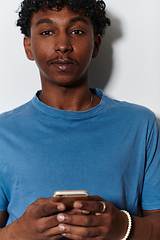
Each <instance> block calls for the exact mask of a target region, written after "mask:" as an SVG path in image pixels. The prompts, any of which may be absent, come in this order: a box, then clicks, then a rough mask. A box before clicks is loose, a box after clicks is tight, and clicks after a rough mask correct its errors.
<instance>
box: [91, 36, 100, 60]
mask: <svg viewBox="0 0 160 240" xmlns="http://www.w3.org/2000/svg"><path fill="white" fill-rule="evenodd" d="M101 41H102V37H101V35H100V34H98V35H96V36H95V37H94V50H93V55H92V58H95V57H97V55H98V53H99V48H100V45H101Z"/></svg>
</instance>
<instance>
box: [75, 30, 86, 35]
mask: <svg viewBox="0 0 160 240" xmlns="http://www.w3.org/2000/svg"><path fill="white" fill-rule="evenodd" d="M83 33H84V32H83V31H81V30H74V31H72V34H74V35H82V34H83Z"/></svg>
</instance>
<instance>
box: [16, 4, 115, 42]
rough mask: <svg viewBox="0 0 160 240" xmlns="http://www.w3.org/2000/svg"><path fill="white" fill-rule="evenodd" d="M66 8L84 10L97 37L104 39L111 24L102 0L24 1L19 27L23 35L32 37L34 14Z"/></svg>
mask: <svg viewBox="0 0 160 240" xmlns="http://www.w3.org/2000/svg"><path fill="white" fill-rule="evenodd" d="M64 7H67V8H68V9H69V10H72V11H74V12H75V13H78V12H79V11H80V10H83V13H84V15H85V16H87V17H89V18H90V19H91V22H92V24H93V29H94V34H95V35H97V34H100V35H101V36H102V37H103V35H104V33H105V28H106V27H107V26H110V23H111V22H110V19H109V18H108V17H107V16H106V11H105V8H106V5H105V3H104V1H102V0H24V1H23V2H22V3H21V8H20V10H19V11H18V15H19V19H18V20H17V26H19V27H20V29H21V33H23V34H24V35H25V36H28V37H30V34H31V33H30V27H31V19H32V17H33V14H34V13H37V12H38V11H39V10H43V11H46V10H48V9H49V10H52V9H53V8H55V9H57V10H58V11H60V10H62V9H63V8H64Z"/></svg>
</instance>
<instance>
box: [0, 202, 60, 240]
mask: <svg viewBox="0 0 160 240" xmlns="http://www.w3.org/2000/svg"><path fill="white" fill-rule="evenodd" d="M64 210H65V206H64V205H63V204H62V203H55V202H53V201H52V198H47V199H43V198H42V199H38V200H37V201H35V202H34V203H32V204H31V205H30V206H29V207H28V208H27V209H26V211H25V213H24V214H23V215H22V216H21V217H20V218H19V219H17V220H16V221H14V222H13V223H11V224H10V225H8V226H6V227H5V224H6V220H7V212H6V211H3V212H0V227H1V229H0V239H3V240H28V239H30V240H44V239H45V240H47V239H48V240H51V239H52V240H57V239H60V238H61V237H62V236H61V232H60V231H59V229H58V221H57V213H59V212H61V211H64Z"/></svg>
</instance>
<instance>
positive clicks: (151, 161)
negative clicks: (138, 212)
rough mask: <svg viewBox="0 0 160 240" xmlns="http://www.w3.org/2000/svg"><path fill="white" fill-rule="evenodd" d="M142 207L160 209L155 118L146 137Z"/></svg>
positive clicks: (159, 137) (159, 155)
mask: <svg viewBox="0 0 160 240" xmlns="http://www.w3.org/2000/svg"><path fill="white" fill-rule="evenodd" d="M152 122H153V121H152ZM142 209H144V210H156V209H160V124H159V122H158V120H157V119H155V120H154V122H153V124H152V125H151V126H150V127H148V133H147V137H146V161H145V176H144V183H143V190H142Z"/></svg>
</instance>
